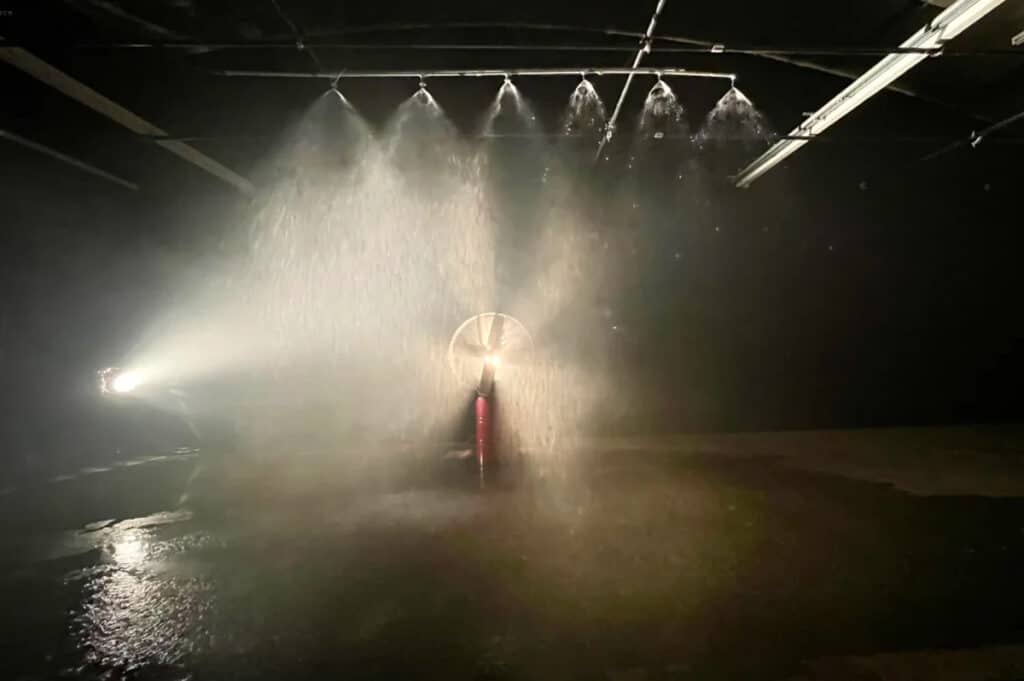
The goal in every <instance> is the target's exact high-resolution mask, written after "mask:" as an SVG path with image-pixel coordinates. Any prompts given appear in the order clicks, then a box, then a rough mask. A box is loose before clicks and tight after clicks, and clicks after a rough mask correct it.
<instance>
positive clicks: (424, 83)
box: [420, 76, 427, 90]
mask: <svg viewBox="0 0 1024 681" xmlns="http://www.w3.org/2000/svg"><path fill="white" fill-rule="evenodd" d="M420 89H421V90H426V89H427V80H426V79H425V78H424V77H423V76H420Z"/></svg>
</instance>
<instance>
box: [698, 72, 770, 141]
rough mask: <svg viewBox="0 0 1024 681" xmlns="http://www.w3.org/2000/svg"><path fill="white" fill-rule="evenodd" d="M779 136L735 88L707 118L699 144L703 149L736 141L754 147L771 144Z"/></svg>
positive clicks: (724, 96)
mask: <svg viewBox="0 0 1024 681" xmlns="http://www.w3.org/2000/svg"><path fill="white" fill-rule="evenodd" d="M775 136H776V134H775V132H774V130H772V128H771V126H770V125H769V124H768V121H767V119H766V118H765V116H764V114H762V113H761V112H760V111H758V110H757V108H755V107H754V104H753V103H752V102H751V101H750V100H749V99H748V98H747V97H746V95H744V94H743V93H742V92H740V89H739V88H737V87H736V86H733V87H732V88H730V89H729V91H728V92H726V93H725V94H724V95H723V96H722V98H721V99H719V100H718V103H717V104H715V108H714V109H712V110H711V111H710V112H709V113H708V115H707V117H705V119H704V124H703V125H702V126H701V129H700V132H699V133H698V134H697V142H698V144H700V145H701V146H702V147H703V146H705V145H709V144H712V145H713V144H715V143H716V142H735V143H739V144H741V145H744V146H747V147H751V146H758V145H763V144H765V143H769V142H771V141H772V140H773V139H774V138H775Z"/></svg>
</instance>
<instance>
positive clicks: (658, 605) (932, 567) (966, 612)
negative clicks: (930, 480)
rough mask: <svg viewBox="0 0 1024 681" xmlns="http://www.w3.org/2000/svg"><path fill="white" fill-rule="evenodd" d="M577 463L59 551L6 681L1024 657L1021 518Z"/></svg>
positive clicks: (670, 673) (826, 488) (21, 604)
mask: <svg viewBox="0 0 1024 681" xmlns="http://www.w3.org/2000/svg"><path fill="white" fill-rule="evenodd" d="M585 464H586V465H584V466H581V467H580V468H579V470H578V471H577V475H576V476H575V477H574V478H572V479H571V480H561V481H557V482H551V481H545V482H540V481H533V482H531V483H528V484H523V485H522V486H520V487H519V488H517V489H515V490H504V491H494V492H490V493H480V492H477V491H474V490H472V489H470V488H469V487H468V486H464V487H459V486H452V485H442V484H438V485H433V486H431V485H421V486H417V487H410V488H406V489H390V490H376V491H374V492H373V493H367V494H359V493H356V494H352V493H348V492H347V493H345V494H338V495H336V496H333V497H332V496H331V495H318V496H316V497H315V498H313V497H310V498H303V499H299V498H294V499H290V500H288V501H284V500H283V499H275V500H274V502H273V503H260V504H250V505H240V506H237V507H235V508H233V509H230V510H227V509H222V510H224V512H222V513H218V514H217V515H216V516H211V515H208V514H207V513H203V512H199V511H196V512H195V513H191V512H188V511H185V510H175V511H172V512H164V513H156V514H148V515H144V516H140V517H137V518H133V519H128V520H120V521H119V520H111V519H107V520H103V521H102V522H95V523H92V524H90V525H89V527H83V528H82V529H81V530H76V531H69V532H64V533H59V534H51V535H49V536H50V538H49V540H48V541H49V543H50V546H49V547H48V549H47V550H46V551H44V552H42V553H40V554H38V555H36V556H33V557H31V558H29V556H28V555H27V554H26V556H25V560H23V561H22V562H21V564H19V565H12V566H11V567H10V568H9V569H8V570H7V572H6V573H5V574H4V575H3V579H2V580H0V593H2V595H3V596H4V598H5V602H9V603H12V604H14V606H15V607H14V609H6V608H5V610H6V611H7V612H6V614H8V617H5V618H4V619H0V625H2V626H3V631H4V632H5V634H6V635H5V637H4V638H3V640H4V646H5V650H3V651H2V652H3V653H4V657H5V659H6V660H8V664H9V666H10V668H11V671H12V673H11V674H10V676H11V677H12V678H19V676H23V677H25V678H48V677H53V676H58V675H63V676H64V677H66V678H78V679H93V678H102V679H119V678H133V679H147V678H152V679H177V678H181V679H184V678H196V679H198V678H213V679H278V678H324V677H338V678H399V677H410V676H415V677H419V678H422V677H427V678H445V679H451V678H510V679H512V678H514V679H519V678H570V679H576V678H579V679H585V678H616V675H618V676H621V675H622V674H634V676H633V677H630V678H689V677H691V676H694V675H696V676H698V677H700V678H716V677H717V678H726V677H732V678H735V677H737V676H741V677H743V678H787V677H790V676H792V675H793V674H795V673H796V672H797V671H798V670H799V669H800V667H799V665H800V663H801V661H803V660H808V659H813V658H821V657H825V656H829V655H863V654H868V653H875V652H882V651H889V650H904V649H916V648H924V647H929V646H932V647H937V646H939V647H941V646H973V645H979V644H983V643H996V642H1007V641H1013V640H1014V639H1015V636H1017V635H1019V632H1018V631H1017V624H1016V623H1017V621H1018V617H1017V612H1018V608H1017V606H1016V600H1015V599H1014V598H1012V597H1008V596H1012V594H1015V593H1016V588H1017V581H1018V575H1017V572H1018V568H1019V565H1020V564H1021V559H1022V558H1024V501H1022V500H1018V499H1003V500H996V499H987V500H986V499H980V498H967V497H945V498H943V497H933V498H923V497H916V496H913V495H910V494H907V493H904V492H900V491H897V490H894V489H892V488H890V487H887V486H885V485H879V484H869V483H864V482H853V481H850V480H843V479H840V478H836V477H830V476H827V475H822V474H817V473H810V472H801V471H796V470H792V469H791V468H786V467H783V466H777V465H775V464H774V463H773V462H772V461H771V460H765V459H759V460H743V459H740V458H730V459H729V460H721V459H718V458H715V457H699V456H698V457H689V458H686V459H680V458H679V457H674V456H673V455H672V454H671V453H665V452H661V453H656V454H650V453H648V454H642V455H639V454H636V453H633V454H623V453H621V452H620V453H608V452H605V453H602V454H599V455H598V454H594V455H593V456H591V457H590V458H589V459H588V460H587V461H586V462H585ZM101 520H102V519H101ZM15 612H16V613H18V615H16V616H14V617H11V616H10V615H11V613H15ZM638 670H639V671H638ZM638 675H639V676H638ZM622 678H626V677H622Z"/></svg>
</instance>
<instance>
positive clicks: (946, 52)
mask: <svg viewBox="0 0 1024 681" xmlns="http://www.w3.org/2000/svg"><path fill="white" fill-rule="evenodd" d="M670 39H671V37H669V36H666V37H665V38H662V41H669V40H670ZM655 40H657V38H655ZM38 44H39V46H42V47H47V46H49V47H52V46H53V44H52V43H48V42H45V41H43V42H39V43H38ZM0 45H2V46H4V47H15V46H18V47H33V46H34V44H33V43H32V42H23V41H13V40H6V41H0ZM62 46H63V44H62ZM70 47H71V48H72V49H76V50H143V49H157V50H200V51H210V50H289V51H294V50H295V49H296V44H295V42H294V41H281V40H273V41H271V40H267V41H260V40H254V41H245V42H201V41H199V42H196V41H181V42H177V41H175V42H130V43H124V42H117V43H115V42H111V43H97V42H89V43H75V44H72V45H71V46H70ZM303 48H304V49H306V50H312V49H316V50H369V51H374V50H379V51H395V50H399V51H425V52H431V51H438V52H443V51H453V52H462V51H469V52H502V51H507V52H628V53H630V54H632V53H633V52H635V51H636V46H635V45H602V44H586V43H552V44H543V43H398V44H396V43H347V42H331V41H324V42H320V41H304V42H303ZM658 52H660V53H666V54H742V55H752V56H758V57H764V56H773V55H797V56H799V55H803V56H820V57H882V56H885V55H887V54H927V55H930V56H935V57H1020V58H1024V52H1022V51H1021V50H1019V49H1013V48H1006V49H1002V48H989V49H972V48H966V49H946V48H926V47H899V46H896V47H886V46H876V47H800V46H794V47H790V46H784V45H782V46H778V47H773V46H771V45H725V44H720V43H711V42H708V43H707V45H689V46H687V45H681V44H675V45H659V46H658Z"/></svg>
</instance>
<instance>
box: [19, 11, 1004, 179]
mask: <svg viewBox="0 0 1024 681" xmlns="http://www.w3.org/2000/svg"><path fill="white" fill-rule="evenodd" d="M4 2H5V4H4V5H3V8H2V9H3V11H2V12H0V36H2V37H3V38H4V39H5V40H6V41H7V44H8V45H20V46H24V47H26V48H28V49H30V50H31V51H32V52H33V53H35V54H37V55H39V56H40V57H42V58H44V59H46V60H47V61H49V62H50V63H52V64H54V65H55V66H57V67H59V68H61V69H63V70H65V71H66V72H67V73H69V74H70V75H72V76H74V77H75V78H78V79H80V80H81V81H83V82H84V83H86V84H88V85H90V86H91V87H93V88H95V89H96V90H98V91H99V92H101V93H102V94H105V95H107V96H108V97H110V98H111V99H113V100H114V101H116V102H118V103H120V104H122V105H124V106H125V107H127V108H129V109H131V110H132V111H134V112H136V113H138V114H139V115H141V116H142V117H144V118H146V119H148V120H150V121H152V122H153V123H155V124H156V125H158V126H160V127H162V128H163V129H165V130H167V131H168V132H169V134H171V135H180V136H186V137H198V138H204V139H196V140H194V141H192V142H191V143H192V144H194V145H195V146H196V147H197V148H199V149H201V150H203V151H204V152H205V153H208V154H209V155H211V156H212V157H215V158H217V159H218V160H220V161H222V162H223V163H225V164H226V165H228V166H230V167H232V168H234V169H236V170H238V171H239V172H240V173H243V174H244V173H247V172H250V171H251V170H252V168H253V167H254V164H255V163H257V162H258V159H259V158H260V157H261V156H262V155H264V154H265V153H266V151H267V149H268V148H269V144H270V143H271V141H272V138H273V137H274V136H275V135H277V134H279V133H280V131H281V130H282V129H283V128H284V127H285V126H286V125H287V123H288V122H289V121H291V120H293V119H294V118H295V117H296V116H297V115H298V114H299V113H300V112H301V111H302V110H303V108H304V107H305V106H307V105H308V103H309V101H310V100H311V99H312V98H313V97H314V96H315V95H316V93H317V92H318V91H321V90H322V89H323V88H324V85H325V83H324V82H320V81H286V80H273V81H269V80H250V79H229V78H224V77H220V76H217V75H214V72H215V71H217V70H219V69H225V68H237V69H269V70H300V71H307V70H311V69H315V68H316V65H317V64H320V65H322V66H323V68H324V69H326V70H335V69H341V68H375V69H387V68H433V67H449V68H452V67H466V68H471V67H497V68H500V67H515V66H540V65H543V66H556V65H566V66H578V65H616V66H622V65H626V64H627V63H628V62H629V61H630V60H631V54H630V53H629V52H628V51H626V48H630V47H632V46H634V45H635V44H636V40H635V39H634V38H630V37H627V36H614V35H605V34H601V33H598V32H596V31H593V30H592V29H607V28H614V29H621V30H624V31H643V29H644V28H645V26H646V23H647V21H648V19H649V16H650V13H651V11H652V10H653V6H654V4H655V3H654V2H653V0H652V1H651V2H648V3H646V4H645V3H635V2H632V3H627V2H617V3H552V2H539V1H536V0H525V1H520V2H517V3H493V2H489V3H484V2H455V1H451V0H446V1H443V2H422V1H414V0H398V1H393V2H362V3H353V2H348V3H345V2H326V1H324V0H276V1H275V0H257V1H252V2H244V3H240V2H232V1H229V0H134V1H133V2H124V1H123V0H66V1H65V2H53V1H51V2H38V1H37V0H23V1H20V2H19V1H15V2H13V4H12V3H11V0H4ZM938 4H942V3H941V0H939V2H938ZM938 11H940V8H938V7H936V6H933V5H930V4H924V3H922V2H921V0H857V1H850V2H821V1H820V0H815V1H813V2H812V1H811V0H790V1H789V2H785V3H760V2H759V3H752V2H739V1H733V2H729V1H725V0H723V1H720V2H713V3H709V2H705V3H684V2H676V1H674V0H669V1H668V3H667V5H666V8H665V11H664V13H663V15H662V18H661V21H660V23H659V25H658V28H657V31H656V34H657V35H658V36H678V37H683V38H686V39H692V40H697V41H707V42H712V43H721V44H724V45H726V46H727V47H729V48H734V47H735V48H740V47H744V48H745V47H752V48H774V49H779V50H790V51H792V53H791V54H788V55H785V58H786V59H790V60H793V61H799V62H801V63H802V65H795V64H791V63H784V62H780V61H778V60H773V59H768V58H766V57H764V56H757V55H749V54H721V55H711V54H706V53H705V54H699V53H684V52H668V51H666V50H667V49H668V48H673V47H674V48H677V49H678V48H682V47H685V45H684V44H680V43H670V42H666V41H664V40H660V41H656V42H655V47H654V52H653V54H652V55H651V56H650V57H649V59H648V62H647V63H649V64H650V65H654V66H659V65H660V66H683V67H689V68H712V69H716V70H729V71H734V72H736V73H737V74H739V79H740V80H739V84H740V86H741V88H743V90H744V91H745V92H747V93H748V95H750V96H751V97H752V99H753V100H754V101H755V103H757V104H758V106H759V107H760V108H761V109H762V110H763V111H764V112H765V113H766V115H767V116H768V118H769V119H770V120H771V121H772V122H773V123H774V124H775V126H776V127H777V128H778V129H779V131H780V132H784V131H786V130H789V129H790V128H791V127H792V126H793V125H795V124H796V123H797V122H799V120H800V115H801V113H802V112H805V111H809V110H813V109H815V108H817V107H818V106H819V105H820V104H822V103H823V102H824V101H825V100H827V99H828V98H829V97H830V96H831V95H832V94H834V93H835V92H836V91H838V90H839V89H840V88H841V87H842V86H843V85H844V84H845V82H846V79H844V78H842V77H840V76H836V75H828V74H823V73H821V72H820V71H818V70H815V67H824V68H825V69H830V70H833V71H845V72H848V73H853V74H856V73H860V72H863V71H864V70H865V69H866V68H868V67H869V66H870V65H871V64H872V63H873V62H874V61H876V60H877V59H878V58H879V57H878V55H877V54H866V55H865V54H860V55H858V54H852V52H856V51H857V50H862V49H867V48H883V47H889V46H895V45H898V44H899V43H900V42H902V41H903V40H904V39H905V38H907V37H908V36H909V35H910V34H912V33H913V32H914V31H915V30H917V29H918V28H920V27H921V26H922V25H924V24H925V23H927V21H928V20H929V19H930V18H931V17H933V16H935V14H936V13H937V12H938ZM475 22H481V23H487V24H495V25H493V26H489V27H466V26H458V25H457V24H465V23H475ZM502 23H506V24H521V25H522V26H520V27H515V26H505V27H501V26H497V25H496V24H502ZM526 24H548V25H557V26H562V27H573V26H576V27H579V28H580V30H571V29H559V30H542V29H540V28H536V27H534V28H529V27H526V26H525V25H526ZM402 25H404V27H403V26H402ZM1022 28H1024V3H1022V2H1018V1H1015V0H1011V1H1009V2H1005V3H1004V4H1003V5H1002V6H1001V7H1000V8H998V9H996V10H995V11H993V12H992V13H991V14H990V15H989V16H987V17H985V18H984V19H983V20H982V21H980V22H979V23H978V24H976V25H975V26H973V27H971V28H970V29H969V30H968V31H967V32H966V33H965V34H964V35H963V36H961V37H960V38H958V39H957V40H955V41H953V42H952V43H951V44H950V45H949V47H948V49H947V54H946V55H945V56H943V57H941V58H934V59H929V60H927V61H926V62H925V63H923V64H921V65H920V66H918V67H917V68H915V69H914V70H913V71H911V73H910V74H908V76H907V77H906V78H905V79H904V80H903V81H900V83H899V85H900V86H901V87H903V88H904V89H907V90H910V91H912V92H914V93H916V94H917V95H919V97H917V99H918V100H920V102H926V103H927V106H924V107H921V108H916V109H913V110H912V112H911V115H910V117H909V120H908V119H907V117H906V116H904V117H903V118H902V120H895V119H894V118H893V117H892V116H891V115H889V116H886V115H885V112H884V111H882V110H881V107H880V106H879V105H877V104H874V103H872V104H869V105H868V106H867V107H865V109H867V111H868V112H869V113H866V114H862V115H860V117H859V118H860V119H864V120H866V123H867V127H866V129H867V130H870V132H871V134H874V135H880V134H885V133H891V134H892V135H893V136H894V137H897V136H902V137H906V136H908V135H911V134H913V133H914V131H915V129H916V127H917V125H918V123H919V122H920V120H921V119H924V118H934V119H936V120H940V121H941V124H937V123H936V124H935V125H939V127H940V128H941V130H942V135H944V136H946V137H948V138H949V140H955V139H957V138H960V137H963V136H964V135H967V134H969V133H970V131H971V130H974V129H979V128H983V127H984V126H985V125H986V124H989V123H991V122H993V121H998V120H1000V119H1004V118H1005V117H1007V116H1009V115H1012V114H1014V113H1016V112H1017V111H1019V110H1020V109H1021V108H1024V87H1022V85H1024V58H1022V57H1024V47H1019V48H1012V47H1011V38H1012V36H1014V35H1015V34H1017V33H1019V32H1020V30H1021V29H1022ZM296 32H299V33H300V34H301V35H302V38H303V40H304V41H305V43H306V45H307V53H303V52H301V51H299V50H298V49H296V48H295V47H294V43H295V35H296ZM168 43H174V44H175V45H174V46H168ZM267 43H272V44H267ZM424 43H463V44H465V43H477V44H479V43H487V44H501V45H512V46H523V45H529V46H543V45H555V44H558V45H601V46H621V47H622V48H623V50H622V51H600V50H595V51H592V52H587V51H572V52H568V51H557V50H537V51H522V50H509V51H486V52H484V51H469V50H463V51H457V50H410V49H408V48H404V49H398V48H395V47H393V46H394V45H410V44H413V45H415V44H420V45H422V44H424ZM139 44H143V45H148V46H146V47H142V46H137V45H139ZM129 45H132V46H129ZM340 45H350V46H351V47H341V46H340ZM389 46H390V47H389ZM815 51H817V53H814V52H815ZM308 52H312V54H309V53H308ZM0 73H3V74H4V75H3V79H4V83H5V89H6V91H7V93H8V94H9V95H11V96H10V97H9V98H7V99H8V102H9V104H7V105H6V106H5V109H6V111H5V112H4V114H3V117H2V121H3V122H2V125H3V126H4V127H6V128H8V129H10V130H12V131H14V132H18V133H19V134H25V135H27V136H30V137H32V138H33V139H37V140H39V141H42V142H44V143H46V144H51V145H53V146H55V147H56V148H58V149H61V150H62V151H65V152H67V153H71V154H75V155H78V156H80V157H82V158H84V159H85V160H88V161H90V162H96V163H99V165H101V166H103V167H105V168H109V169H111V170H112V171H113V172H117V173H119V174H123V175H126V176H129V177H131V178H141V179H142V180H143V181H145V180H146V179H147V178H148V177H149V176H151V175H152V174H153V172H154V171H153V168H154V165H155V166H156V167H162V166H164V165H166V164H168V163H169V164H172V165H173V164H179V165H181V162H180V161H177V160H175V159H173V158H172V159H168V158H166V156H167V155H166V154H165V153H163V152H160V151H159V150H156V149H154V148H152V145H151V144H149V143H148V142H146V141H145V140H143V141H142V142H141V143H135V142H133V141H132V140H131V139H130V138H131V136H132V135H131V133H129V132H127V131H125V130H124V129H122V128H118V127H117V126H116V125H114V124H112V123H110V122H109V121H106V120H104V119H102V118H100V117H99V116H97V115H96V114H95V113H93V112H90V111H88V110H86V109H84V108H83V107H82V106H80V105H79V104H77V103H75V102H73V101H71V100H69V99H67V98H65V97H63V96H62V95H60V94H59V93H56V92H54V91H52V90H50V89H49V88H47V87H46V86H44V85H42V84H39V83H36V82H33V81H32V80H31V79H30V78H29V77H28V76H26V75H24V74H21V73H18V72H16V71H14V70H13V69H11V68H9V67H6V66H2V67H0ZM535 81H536V79H535ZM492 85H493V84H487V85H486V88H491V86H492ZM620 85H621V80H620V79H615V78H611V77H609V78H606V79H604V84H603V85H599V86H598V87H599V89H601V90H602V94H604V95H605V97H606V99H607V98H609V97H611V98H614V97H615V96H616V95H617V91H618V88H619V87H620ZM412 87H414V84H413V83H411V82H410V83H406V82H404V81H401V82H380V81H377V82H374V83H357V84H353V85H352V86H351V87H349V86H347V85H346V88H347V89H346V91H347V92H349V93H350V97H349V98H350V99H351V100H352V101H353V102H354V103H355V104H356V106H357V107H359V108H360V109H361V110H362V111H363V112H364V114H365V115H366V116H367V117H368V118H369V119H370V120H371V121H373V120H375V119H380V118H382V117H386V115H387V113H388V111H389V110H391V109H393V107H394V106H395V105H396V104H397V103H398V102H399V101H401V99H402V98H403V97H404V96H407V94H408V92H409V91H410V89H411V88H412ZM473 87H474V86H470V85H463V84H456V83H445V84H439V85H438V89H439V90H440V94H438V95H437V96H438V99H439V100H441V101H442V104H443V105H447V102H449V101H455V102H457V104H456V105H455V106H448V107H447V108H448V109H449V113H450V114H451V115H452V116H453V118H455V119H456V122H457V123H459V124H461V125H462V127H466V126H470V125H472V115H474V114H472V113H471V112H472V111H474V110H475V111H479V110H480V107H481V105H482V103H483V102H485V101H486V99H485V94H482V93H483V90H482V89H481V88H480V87H479V86H476V89H473ZM558 87H560V88H561V89H560V90H558V92H563V91H564V90H565V89H566V88H565V87H564V86H563V85H562V84H559V85H558ZM702 87H704V90H702V89H701V88H702ZM486 88H485V89H486ZM530 88H533V91H531V90H530ZM545 88H547V89H545ZM492 89H493V88H492ZM557 89H558V88H556V87H554V86H553V85H551V84H549V83H537V82H534V83H531V84H530V86H529V87H527V88H526V90H527V94H528V95H531V96H533V97H535V98H537V99H544V98H545V97H546V96H547V92H548V91H551V92H552V93H554V91H555V90H557ZM705 90H706V92H705ZM717 95H718V91H717V90H714V91H712V90H710V89H707V87H706V86H704V85H702V84H696V85H695V88H694V91H693V96H694V97H695V101H696V105H694V104H693V103H692V102H688V103H689V104H690V105H691V108H692V109H696V110H697V113H694V114H692V115H694V116H701V115H703V112H704V111H706V110H707V108H708V107H709V106H710V104H711V103H713V101H714V98H715V97H717ZM559 96H560V97H562V96H563V95H559ZM445 97H448V99H447V100H446V99H445ZM885 97H886V98H888V99H887V101H893V100H896V99H899V98H901V97H906V95H899V94H887V95H885ZM460 100H462V101H465V105H464V106H463V105H462V104H461V101H460ZM477 100H479V101H480V104H478V103H477ZM560 103H561V102H560ZM895 106H897V107H898V106H903V104H902V103H898V102H897V103H896V104H895ZM460 116H461V120H460ZM855 118H856V117H855ZM915 120H916V121H917V122H915ZM933 123H934V121H930V122H929V125H931V124H933ZM926 127H927V126H926ZM853 130H854V128H853V127H846V129H845V130H844V126H842V125H841V126H837V127H836V128H835V129H834V131H833V132H832V133H830V134H833V135H842V134H843V133H844V132H850V131H853ZM929 134H931V132H930V133H929ZM1001 134H1003V135H1007V134H1009V135H1013V134H1014V130H1013V127H1010V128H1007V129H1006V130H1004V131H1002V133H1001ZM933 146H935V145H934V144H933ZM939 146H940V147H941V144H940V145H939ZM133 147H134V148H133ZM143 147H145V150H143ZM922 150H925V149H922ZM917 151H919V150H916V149H915V153H917ZM156 156H161V157H162V158H160V159H159V160H158V159H156V158H155V157H156ZM185 172H188V171H187V170H186V171H185Z"/></svg>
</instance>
